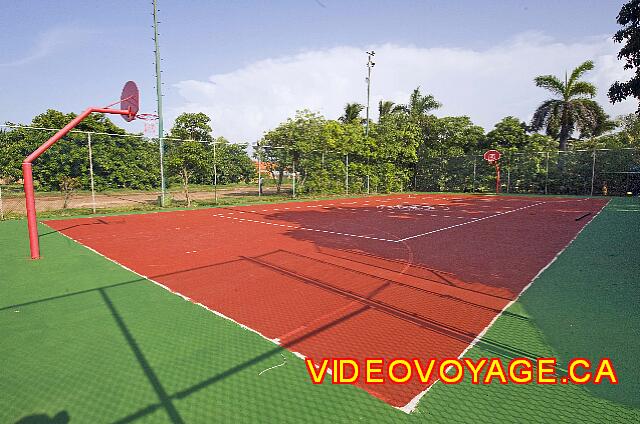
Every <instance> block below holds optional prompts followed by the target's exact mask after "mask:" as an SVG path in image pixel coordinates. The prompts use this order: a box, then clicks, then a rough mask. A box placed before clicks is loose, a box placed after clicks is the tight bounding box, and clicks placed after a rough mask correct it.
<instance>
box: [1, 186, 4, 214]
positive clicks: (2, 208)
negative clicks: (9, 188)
mask: <svg viewBox="0 0 640 424" xmlns="http://www.w3.org/2000/svg"><path fill="white" fill-rule="evenodd" d="M0 220H4V206H3V205H2V186H0Z"/></svg>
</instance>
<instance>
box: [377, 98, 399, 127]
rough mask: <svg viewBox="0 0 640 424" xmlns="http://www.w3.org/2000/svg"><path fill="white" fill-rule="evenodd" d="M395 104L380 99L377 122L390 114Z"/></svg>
mask: <svg viewBox="0 0 640 424" xmlns="http://www.w3.org/2000/svg"><path fill="white" fill-rule="evenodd" d="M395 107H396V104H395V103H394V102H392V101H391V100H380V102H378V114H379V117H378V122H381V121H382V119H384V117H385V116H388V115H390V114H392V113H393V112H394V111H395Z"/></svg>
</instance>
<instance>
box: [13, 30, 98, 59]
mask: <svg viewBox="0 0 640 424" xmlns="http://www.w3.org/2000/svg"><path fill="white" fill-rule="evenodd" d="M96 33H97V32H96V31H93V30H85V29H75V28H63V27H58V28H52V29H50V30H48V31H46V32H44V33H42V34H41V35H40V36H38V38H37V40H36V43H35V45H34V46H33V47H32V48H31V49H30V51H29V53H27V54H26V55H25V56H23V57H21V58H18V59H14V60H11V61H9V62H4V63H0V68H3V67H4V68H10V67H16V66H22V65H26V64H29V63H31V62H35V61H37V60H39V59H42V58H45V57H47V56H50V55H52V54H54V53H55V52H57V51H60V50H61V48H62V47H63V46H68V45H71V44H74V43H78V40H82V39H84V38H85V37H86V36H88V35H91V34H96Z"/></svg>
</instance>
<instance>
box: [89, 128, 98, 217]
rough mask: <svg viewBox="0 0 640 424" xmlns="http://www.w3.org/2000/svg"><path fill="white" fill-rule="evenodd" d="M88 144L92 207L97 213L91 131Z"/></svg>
mask: <svg viewBox="0 0 640 424" xmlns="http://www.w3.org/2000/svg"><path fill="white" fill-rule="evenodd" d="M87 146H88V147H89V180H90V181H91V208H92V210H93V213H96V187H95V184H94V181H93V151H92V150H91V133H87Z"/></svg>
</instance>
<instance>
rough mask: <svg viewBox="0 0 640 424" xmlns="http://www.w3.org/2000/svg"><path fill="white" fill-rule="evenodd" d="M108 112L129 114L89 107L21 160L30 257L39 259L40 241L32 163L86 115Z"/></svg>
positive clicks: (125, 111) (121, 111) (122, 112)
mask: <svg viewBox="0 0 640 424" xmlns="http://www.w3.org/2000/svg"><path fill="white" fill-rule="evenodd" d="M94 112H95V113H110V114H114V115H130V114H131V111H129V110H124V109H109V108H97V107H90V108H88V109H87V110H85V111H84V112H82V113H81V114H80V115H78V116H76V117H75V118H73V119H72V120H71V122H69V123H68V124H67V125H65V126H64V128H62V129H60V130H58V132H56V133H55V134H54V135H53V136H52V137H51V138H49V139H48V140H47V141H45V142H44V143H43V144H42V145H41V146H40V147H38V148H37V149H36V150H34V151H33V153H31V154H30V155H29V156H27V157H26V158H25V159H24V161H22V175H23V181H24V201H25V208H26V211H27V226H28V229H29V248H30V250H31V259H40V241H39V240H38V223H37V218H36V199H35V194H34V192H33V169H32V168H33V166H32V163H33V161H34V160H36V159H37V158H38V157H39V156H40V155H41V154H43V153H44V152H45V151H46V150H47V149H48V148H49V147H51V146H53V145H54V144H55V143H57V142H58V141H59V140H60V139H61V138H62V137H64V136H65V135H66V134H67V133H68V132H69V131H71V130H72V129H73V128H74V127H75V126H76V125H78V124H79V123H80V122H82V120H83V119H85V118H86V117H87V116H89V115H91V114H92V113H94Z"/></svg>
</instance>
